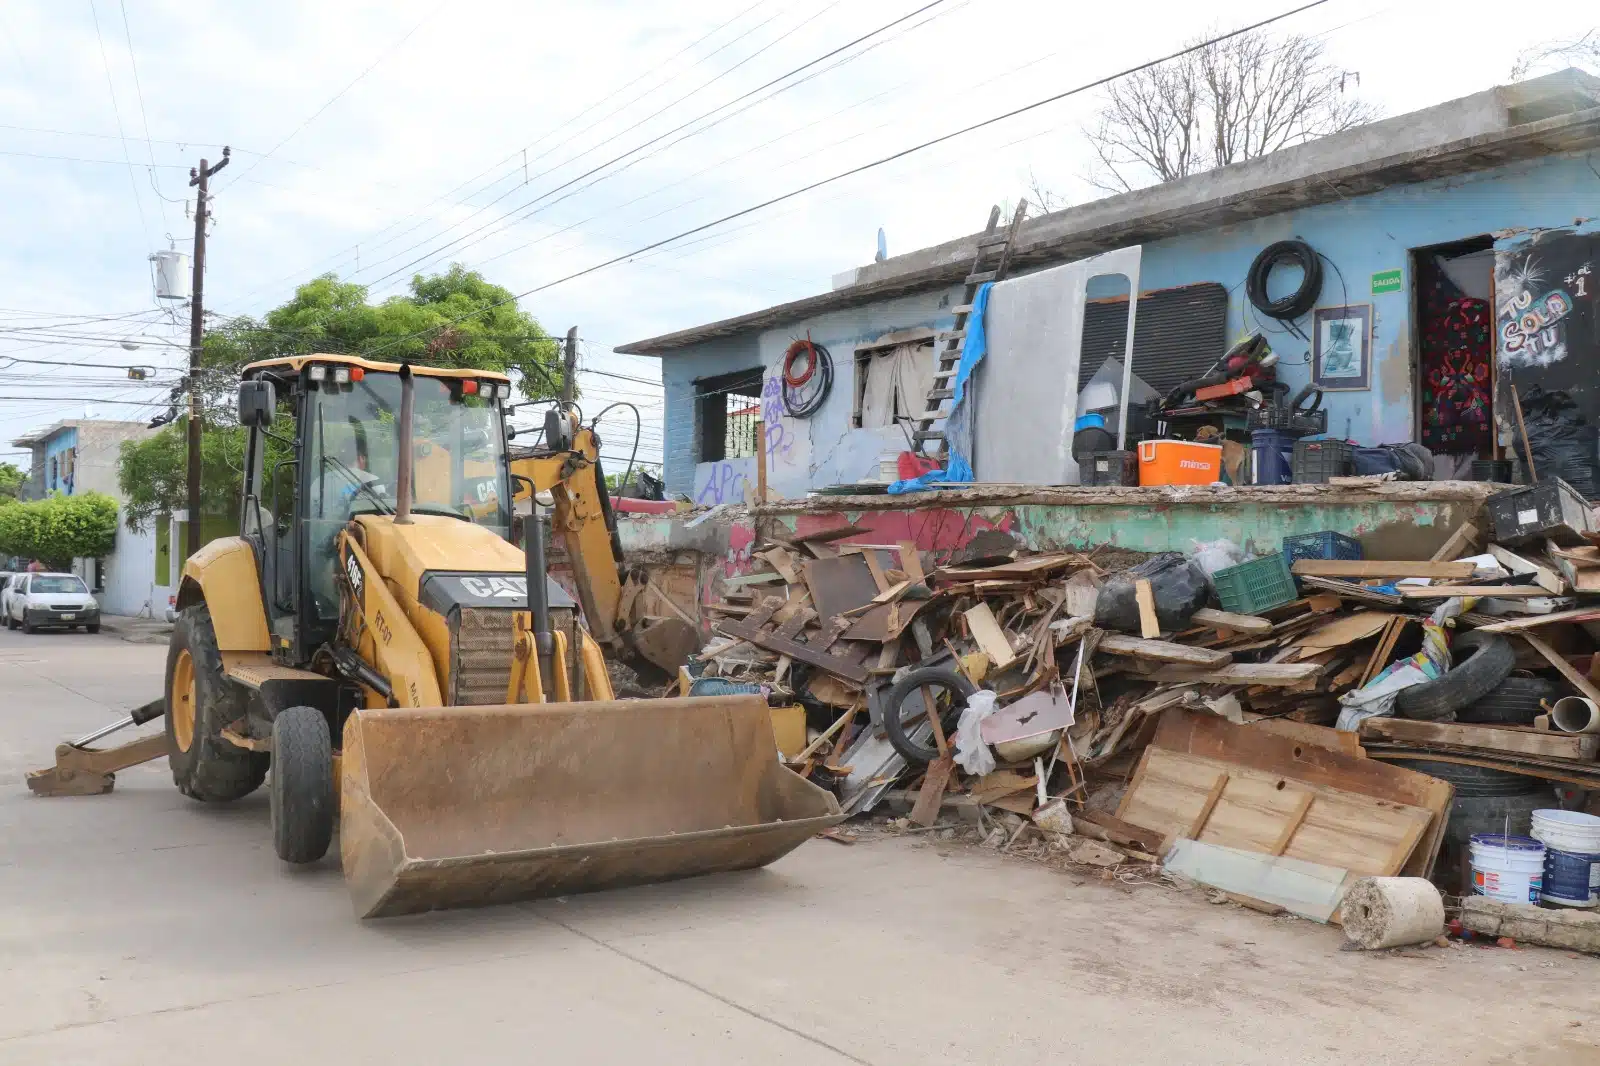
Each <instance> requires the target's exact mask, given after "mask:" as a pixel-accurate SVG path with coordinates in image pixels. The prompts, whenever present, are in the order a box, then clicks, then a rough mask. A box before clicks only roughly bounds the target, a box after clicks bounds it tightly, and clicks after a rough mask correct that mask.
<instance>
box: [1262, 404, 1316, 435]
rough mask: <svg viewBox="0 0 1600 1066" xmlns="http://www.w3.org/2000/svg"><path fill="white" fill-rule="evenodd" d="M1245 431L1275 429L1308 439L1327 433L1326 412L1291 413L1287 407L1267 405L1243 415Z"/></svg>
mask: <svg viewBox="0 0 1600 1066" xmlns="http://www.w3.org/2000/svg"><path fill="white" fill-rule="evenodd" d="M1245 428H1246V429H1277V430H1282V431H1283V432H1285V433H1292V434H1294V435H1295V436H1297V437H1310V436H1314V435H1316V434H1318V433H1326V432H1328V412H1326V411H1291V410H1289V409H1288V408H1287V407H1279V406H1276V405H1274V404H1268V405H1267V406H1265V407H1257V408H1254V409H1252V410H1251V411H1250V412H1249V413H1247V414H1246V415H1245Z"/></svg>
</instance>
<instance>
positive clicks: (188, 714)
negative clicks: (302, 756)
mask: <svg viewBox="0 0 1600 1066" xmlns="http://www.w3.org/2000/svg"><path fill="white" fill-rule="evenodd" d="M166 696H167V714H166V730H167V764H168V765H169V766H171V767H172V781H173V783H174V784H176V785H177V786H178V791H179V792H182V793H183V794H184V795H185V796H188V797H190V798H191V799H197V800H202V801H204V802H206V803H227V802H230V801H232V800H236V799H240V798H242V797H244V796H248V795H249V794H250V793H252V792H254V791H255V790H256V789H258V788H260V787H261V782H263V781H265V780H266V778H267V763H268V761H269V760H268V757H267V756H266V754H264V753H261V752H254V751H244V750H242V749H240V748H236V747H234V746H233V745H232V744H229V743H228V742H227V741H225V740H223V739H222V730H223V729H224V728H225V727H226V726H227V725H228V723H229V722H232V721H234V720H235V719H237V718H239V717H241V716H242V715H243V713H244V709H243V706H242V705H241V704H240V703H239V701H238V700H237V699H235V698H234V694H233V692H232V691H231V689H230V687H229V685H228V680H227V678H226V677H225V676H224V675H223V672H222V653H221V652H220V651H218V650H217V632H216V629H215V628H214V627H213V626H212V624H211V612H210V611H209V610H208V609H207V608H206V606H205V604H196V605H194V606H190V607H185V608H184V609H183V610H182V611H181V612H180V613H179V615H178V620H177V622H175V623H174V624H173V627H172V640H171V642H170V643H169V644H168V645H167V692H166Z"/></svg>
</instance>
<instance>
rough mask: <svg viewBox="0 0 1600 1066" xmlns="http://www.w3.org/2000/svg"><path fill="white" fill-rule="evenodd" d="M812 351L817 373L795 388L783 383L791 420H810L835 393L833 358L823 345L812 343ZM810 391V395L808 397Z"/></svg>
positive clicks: (785, 401) (784, 407)
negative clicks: (833, 392) (830, 394)
mask: <svg viewBox="0 0 1600 1066" xmlns="http://www.w3.org/2000/svg"><path fill="white" fill-rule="evenodd" d="M811 349H812V353H813V358H814V359H816V371H815V372H814V373H809V374H807V375H806V383H805V384H804V385H801V386H800V387H799V388H794V387H793V386H791V385H790V384H789V383H788V382H783V409H784V411H785V412H787V414H788V415H789V417H790V418H810V417H811V416H812V415H814V414H816V413H817V412H818V411H820V410H821V409H822V405H823V403H824V401H826V400H827V398H828V393H830V392H832V391H833V356H832V355H830V354H829V353H828V349H827V348H826V347H824V346H823V345H821V344H816V343H811ZM819 378H820V380H818V379H819ZM808 391H809V392H810V395H806V393H807V392H808Z"/></svg>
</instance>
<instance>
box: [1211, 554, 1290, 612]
mask: <svg viewBox="0 0 1600 1066" xmlns="http://www.w3.org/2000/svg"><path fill="white" fill-rule="evenodd" d="M1211 581H1212V583H1213V584H1215V585H1216V586H1217V599H1219V600H1221V601H1222V609H1223V610H1224V611H1232V612H1233V613H1234V614H1260V613H1261V612H1262V611H1270V610H1271V609H1272V608H1274V607H1280V606H1282V605H1283V604H1285V603H1289V602H1290V601H1292V600H1294V599H1295V598H1296V597H1297V596H1298V595H1299V593H1298V592H1297V591H1296V590H1295V585H1294V575H1292V574H1290V573H1289V561H1288V560H1287V559H1285V558H1284V557H1283V553H1282V552H1273V553H1272V554H1271V555H1267V556H1263V557H1262V558H1260V559H1252V560H1250V561H1249V562H1248V563H1241V564H1239V565H1238V566H1230V567H1228V568H1227V569H1226V570H1218V571H1217V572H1216V573H1214V574H1212V575H1211Z"/></svg>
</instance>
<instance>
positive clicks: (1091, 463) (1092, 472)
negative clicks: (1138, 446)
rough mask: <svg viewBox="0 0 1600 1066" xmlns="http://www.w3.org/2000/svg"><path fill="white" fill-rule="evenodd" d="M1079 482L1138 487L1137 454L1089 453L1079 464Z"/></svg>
mask: <svg viewBox="0 0 1600 1066" xmlns="http://www.w3.org/2000/svg"><path fill="white" fill-rule="evenodd" d="M1078 481H1079V483H1080V484H1084V485H1137V484H1138V483H1139V456H1138V453H1137V452H1089V453H1088V454H1086V455H1085V456H1084V457H1083V459H1082V460H1081V461H1080V462H1079V463H1078Z"/></svg>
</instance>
